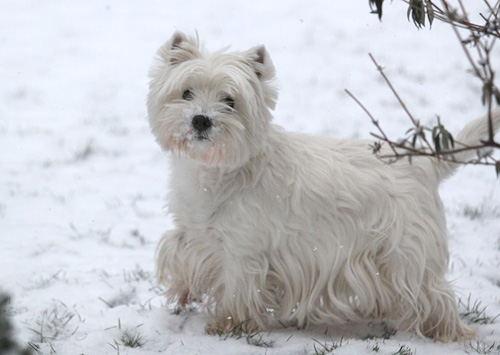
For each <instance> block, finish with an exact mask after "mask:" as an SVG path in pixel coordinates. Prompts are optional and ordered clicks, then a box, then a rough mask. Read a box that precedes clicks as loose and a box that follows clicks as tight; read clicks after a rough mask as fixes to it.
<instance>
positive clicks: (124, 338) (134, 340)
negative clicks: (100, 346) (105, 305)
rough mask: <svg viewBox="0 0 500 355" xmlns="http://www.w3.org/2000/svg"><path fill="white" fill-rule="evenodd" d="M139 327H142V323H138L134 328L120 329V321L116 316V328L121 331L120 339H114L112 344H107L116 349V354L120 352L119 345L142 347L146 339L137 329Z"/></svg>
mask: <svg viewBox="0 0 500 355" xmlns="http://www.w3.org/2000/svg"><path fill="white" fill-rule="evenodd" d="M139 327H142V324H139V325H138V326H136V327H135V328H127V329H125V330H122V323H121V321H120V319H119V318H118V330H119V331H120V332H121V336H120V340H116V339H115V340H114V344H111V343H108V344H109V345H110V346H111V347H112V348H113V349H115V350H116V351H117V354H120V346H125V347H128V348H141V347H143V346H144V344H146V340H145V339H144V337H143V336H142V334H141V333H139V331H138V330H137V329H138V328H139Z"/></svg>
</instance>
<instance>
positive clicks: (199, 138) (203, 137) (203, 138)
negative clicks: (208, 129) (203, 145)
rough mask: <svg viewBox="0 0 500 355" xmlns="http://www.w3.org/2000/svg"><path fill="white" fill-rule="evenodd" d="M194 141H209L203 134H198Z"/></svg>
mask: <svg viewBox="0 0 500 355" xmlns="http://www.w3.org/2000/svg"><path fill="white" fill-rule="evenodd" d="M194 139H195V140H197V141H199V142H201V141H204V140H208V137H207V136H204V135H202V134H197V135H195V136H194Z"/></svg>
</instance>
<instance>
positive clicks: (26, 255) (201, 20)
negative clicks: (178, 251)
mask: <svg viewBox="0 0 500 355" xmlns="http://www.w3.org/2000/svg"><path fill="white" fill-rule="evenodd" d="M467 6H468V8H469V9H470V10H471V13H476V12H478V11H480V10H483V8H482V6H483V2H480V1H477V2H474V3H469V2H467ZM176 29H180V30H183V31H185V32H187V33H189V34H192V33H194V31H195V30H197V31H198V32H199V34H200V37H201V38H202V39H204V40H205V41H206V42H207V44H208V46H209V47H210V48H212V49H218V48H220V47H223V46H227V45H231V46H232V47H233V48H235V49H247V48H250V47H252V46H254V45H256V44H260V43H263V44H265V45H266V48H267V49H268V50H269V52H270V54H271V56H272V58H273V61H274V64H275V66H276V69H277V75H278V84H279V87H280V99H279V101H278V107H277V109H276V111H275V121H276V122H277V123H279V124H281V125H283V126H284V127H286V128H287V129H289V130H297V131H303V132H310V133H316V134H324V135H329V136H335V137H347V138H353V137H354V138H369V137H370V132H374V131H375V130H374V127H373V126H372V125H371V123H370V121H369V119H368V117H366V115H365V114H364V113H363V112H362V111H361V109H360V108H359V107H358V106H357V105H356V104H355V103H354V102H353V100H352V99H350V98H349V97H348V95H347V94H346V93H345V92H344V89H346V88H347V89H349V90H350V91H351V92H353V93H354V94H355V95H356V97H357V98H359V99H360V100H361V101H362V102H363V103H364V104H365V105H366V106H367V107H368V108H369V109H370V111H371V112H372V113H373V114H374V115H375V116H376V117H377V118H380V119H381V121H380V122H381V125H382V126H383V127H384V129H385V130H386V132H387V133H388V134H389V135H390V136H392V137H395V138H396V137H400V136H402V135H403V134H404V132H405V131H406V129H407V128H408V127H409V121H408V119H407V118H406V117H405V115H404V113H403V112H402V110H401V108H400V107H399V106H398V104H397V103H396V101H395V100H394V98H393V96H392V95H391V93H390V91H389V90H388V88H387V87H386V86H385V84H384V83H383V82H382V80H381V78H380V75H379V73H378V72H377V70H376V68H375V67H374V65H373V63H372V62H371V61H370V59H369V57H368V53H372V54H373V55H374V56H375V58H376V59H377V61H378V62H379V63H380V64H381V65H383V66H384V68H385V72H386V73H387V75H388V76H389V77H390V78H391V80H392V82H393V84H394V85H395V86H396V87H397V88H398V91H399V92H400V94H401V95H402V97H403V99H404V100H405V102H406V103H407V104H408V106H409V107H410V109H411V111H412V112H413V113H414V114H415V115H416V116H417V117H419V118H420V119H421V120H422V122H424V123H431V122H433V120H434V119H435V115H436V114H438V115H440V117H441V119H442V121H443V122H444V123H445V124H446V126H447V127H448V129H450V130H451V131H452V132H454V131H457V130H458V129H460V127H461V126H463V125H464V124H465V123H466V122H467V121H468V120H470V119H472V118H475V117H476V116H479V115H482V114H483V113H484V111H485V109H484V107H483V106H482V105H481V103H480V97H479V94H478V93H479V88H480V85H479V82H478V81H477V80H476V79H475V78H474V77H473V76H472V75H471V74H470V73H468V72H467V70H468V63H467V61H466V59H465V56H464V55H463V52H462V49H461V48H460V46H459V44H458V42H457V40H456V38H455V37H454V34H453V32H452V30H451V29H450V27H449V26H447V25H445V24H442V23H435V24H434V26H433V28H432V30H430V31H429V30H428V29H424V30H420V31H418V30H416V29H415V28H414V26H413V25H412V24H411V23H409V22H408V21H407V20H406V5H405V4H404V3H402V2H401V1H395V2H393V3H390V2H386V5H385V15H384V18H383V21H382V22H379V21H378V20H377V18H376V16H374V15H370V14H369V7H368V2H367V1H359V2H358V1H326V0H323V1H317V2H315V3H314V4H313V3H312V2H311V1H305V0H293V1H287V2H284V1H265V0H253V1H251V2H228V1H221V0H215V1H205V2H202V1H194V0H186V1H160V0H150V1H147V2H136V1H131V0H128V1H118V0H116V1H105V2H103V1H97V0H89V1H78V2H77V1H72V2H58V1H43V2H42V1H29V0H2V2H1V3H0V46H1V54H0V58H1V64H2V65H1V66H0V82H1V83H2V85H1V86H0V151H1V152H2V153H1V154H0V241H1V245H2V248H1V249H0V280H1V289H2V290H3V291H5V292H8V293H9V294H10V295H11V296H12V302H11V304H10V309H9V314H10V316H11V318H12V320H13V322H14V324H15V326H16V329H17V339H18V341H19V343H21V344H23V345H25V346H26V344H27V343H30V344H31V346H32V347H33V348H37V349H38V352H39V353H41V354H85V355H92V354H99V355H103V354H131V355H133V354H141V355H142V354H158V353H161V354H190V355H194V354H215V355H217V354H269V355H278V354H287V355H288V354H314V353H315V351H316V350H315V347H316V349H317V352H318V353H321V351H322V350H326V349H331V348H333V347H334V346H333V345H334V343H335V345H336V346H338V347H337V348H336V349H335V354H375V353H377V352H378V353H381V354H394V353H397V352H398V351H400V353H402V352H403V351H409V352H410V353H413V354H445V353H446V354H463V353H464V352H469V353H476V352H480V351H483V352H486V351H487V350H486V349H488V348H489V347H490V346H491V345H493V343H494V344H495V345H493V347H492V348H491V349H490V350H489V353H500V348H499V347H498V346H500V317H499V318H497V319H496V320H494V321H493V322H491V321H489V322H487V324H480V323H475V325H476V326H477V329H478V336H477V338H476V339H475V340H473V341H472V342H470V343H469V342H468V343H466V344H457V343H452V344H442V343H436V342H434V341H432V340H429V339H420V338H418V337H416V336H415V335H413V334H411V333H404V332H398V333H397V334H396V335H393V336H391V337H390V338H389V339H383V338H372V339H365V338H366V337H367V336H368V335H370V334H373V332H375V331H376V329H374V328H373V327H367V326H364V327H363V326H355V325H353V326H352V327H335V326H330V327H328V328H326V327H317V328H313V329H308V330H296V329H274V330H272V331H270V332H267V333H263V334H260V335H256V336H254V337H253V338H247V337H245V336H243V337H241V338H239V337H237V336H235V335H233V336H229V337H225V336H222V337H218V336H209V335H206V334H205V332H204V323H205V322H206V320H207V317H206V315H205V314H204V313H203V312H200V311H199V310H196V309H194V310H191V311H187V312H183V313H181V314H179V315H175V314H173V311H172V307H171V306H168V305H166V304H165V300H164V298H163V297H162V295H161V293H162V290H161V289H160V288H159V287H158V286H157V285H156V284H155V280H154V252H155V247H156V243H157V241H158V239H159V237H160V236H161V234H162V233H163V231H165V230H167V229H169V228H171V227H172V222H171V220H170V219H169V216H167V215H166V213H165V199H164V196H165V192H166V189H167V176H168V169H169V168H168V162H167V159H166V156H165V154H164V153H162V152H161V151H160V149H159V147H158V146H157V145H156V143H155V142H154V138H153V136H152V135H151V134H150V132H149V128H148V124H147V120H146V110H145V96H146V91H147V81H148V78H147V72H148V69H149V65H150V63H151V59H152V57H153V55H154V53H155V51H156V49H157V47H159V46H160V45H161V44H162V43H163V42H164V41H166V40H167V39H168V38H169V37H170V35H171V34H172V33H173V31H175V30H176ZM493 58H494V59H495V60H496V63H495V65H496V67H495V68H496V69H497V70H499V69H500V64H499V62H498V58H500V52H499V50H498V48H497V49H496V51H495V53H494V54H493ZM441 195H442V198H443V201H444V203H445V206H446V212H447V217H448V225H449V232H450V248H451V263H450V273H449V278H450V279H451V280H453V281H454V284H455V287H456V290H457V295H458V297H460V298H461V300H462V302H464V303H465V304H466V303H467V299H468V298H470V300H469V302H470V306H474V304H476V305H479V306H478V307H476V310H477V311H478V312H479V313H480V315H486V316H488V317H490V318H494V317H495V316H496V315H498V314H500V188H499V183H498V179H496V177H495V173H494V170H493V169H491V168H490V169H488V168H483V167H467V168H464V169H461V170H460V171H459V172H458V173H457V174H456V175H455V176H454V177H453V178H451V179H450V180H449V181H447V182H445V183H444V184H443V185H442V189H441ZM477 302H480V303H479V304H478V303H477ZM484 307H486V309H485V310H484V312H483V313H481V312H480V311H482V310H483V308H484ZM469 308H471V307H469ZM461 309H462V311H463V312H465V309H466V306H464V305H462V306H461ZM472 316H473V315H471V316H468V317H466V319H468V320H469V321H471V320H472ZM370 332H372V333H370ZM126 334H128V336H129V338H132V340H134V337H136V338H135V340H139V341H138V342H139V343H141V346H139V347H130V346H125V345H124V342H125V340H126V338H127V335H126ZM260 337H262V338H260ZM259 340H261V341H259ZM263 341H265V342H266V344H268V345H272V346H271V347H267V348H266V347H263V346H256V345H255V343H260V345H265V344H264V343H263ZM269 343H272V344H269ZM327 353H330V352H327ZM407 353H408V352H407Z"/></svg>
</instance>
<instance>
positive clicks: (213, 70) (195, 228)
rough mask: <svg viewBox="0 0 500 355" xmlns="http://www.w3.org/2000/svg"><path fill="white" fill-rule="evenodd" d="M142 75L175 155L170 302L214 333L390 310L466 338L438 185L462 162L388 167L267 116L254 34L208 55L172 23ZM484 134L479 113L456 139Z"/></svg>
mask: <svg viewBox="0 0 500 355" xmlns="http://www.w3.org/2000/svg"><path fill="white" fill-rule="evenodd" d="M150 75H151V79H152V80H151V83H150V93H149V96H148V112H149V120H150V124H151V128H152V131H153V133H154V135H155V136H156V139H157V141H158V142H159V144H160V145H161V146H162V147H163V149H165V150H166V151H170V152H172V153H173V154H172V164H171V166H172V176H171V191H170V196H169V209H170V212H171V213H172V214H173V216H174V220H175V224H176V227H177V228H176V229H175V230H172V231H169V232H167V233H166V234H165V235H164V236H163V238H162V240H161V242H160V244H159V247H158V251H157V276H158V280H159V282H161V283H164V284H166V285H167V286H168V297H169V300H170V301H172V302H175V301H177V302H178V303H179V304H180V305H181V306H183V305H185V303H186V302H188V301H189V300H193V299H196V300H203V302H205V303H206V305H207V309H208V312H209V314H210V317H211V321H210V323H209V325H208V326H207V329H208V330H209V331H229V330H231V328H232V327H234V326H238V325H239V324H241V323H243V326H244V328H245V329H246V330H247V331H253V330H256V329H264V328H266V327H269V326H271V325H272V324H274V323H276V322H278V321H280V322H285V323H294V324H297V325H298V326H307V325H308V324H318V323H330V322H334V323H339V322H346V321H347V320H349V321H358V320H362V319H387V320H391V321H393V322H394V324H395V326H396V327H397V328H398V329H404V330H414V331H415V332H416V333H417V334H419V335H421V336H428V337H432V338H436V339H439V340H442V341H458V340H461V339H466V338H470V337H472V336H473V335H474V331H473V330H472V329H471V328H469V327H468V326H467V325H465V324H463V323H462V322H461V320H460V319H459V315H458V311H457V305H456V301H455V297H454V292H453V290H452V288H451V286H450V283H449V282H448V281H447V280H446V279H445V273H446V270H447V266H448V258H449V255H448V246H447V235H446V223H445V215H444V212H443V206H442V203H441V200H440V198H439V195H438V185H439V183H440V181H441V180H442V179H443V178H445V177H446V176H449V175H450V174H451V173H452V172H453V171H454V169H455V168H456V165H453V164H448V163H444V162H440V161H437V160H433V159H427V158H421V159H414V160H413V163H412V164H409V163H408V162H407V161H399V162H397V163H394V164H391V165H388V164H385V163H384V162H382V161H380V160H379V159H377V158H376V157H375V156H374V155H373V154H372V152H371V149H370V147H369V144H370V142H368V141H360V140H336V139H331V138H326V137H318V136H308V135H304V134H297V133H289V132H285V131H284V130H282V129H281V128H279V127H277V126H275V125H273V124H271V123H270V121H271V113H270V109H273V108H274V105H275V101H276V99H277V90H276V89H275V87H274V86H273V85H272V80H273V78H274V67H273V64H272V62H271V59H270V57H269V55H268V53H267V51H266V50H265V48H264V47H263V46H259V47H255V48H253V49H250V50H249V51H246V52H231V53H230V52H227V51H226V50H221V51H218V52H215V53H209V52H207V51H206V49H205V48H204V46H203V45H201V44H200V43H199V40H198V38H188V37H186V36H185V35H184V34H182V33H180V32H177V33H175V34H174V35H173V36H172V38H171V39H170V40H169V41H168V42H167V43H166V44H165V45H164V46H162V47H161V48H160V49H159V51H158V55H157V58H156V60H155V63H154V65H153V67H152V70H151V73H150ZM494 121H495V123H496V125H497V127H498V125H499V123H500V112H496V113H495V116H494ZM486 132H487V128H486V124H485V120H484V119H478V120H476V121H473V122H471V123H470V124H469V125H467V126H466V127H465V128H464V129H463V130H462V131H461V132H460V133H459V134H458V135H457V137H456V140H457V141H460V142H462V143H464V144H467V145H472V144H475V143H478V142H479V140H480V139H481V138H483V137H484V136H486ZM463 154H464V156H461V157H459V158H467V156H466V154H468V153H463Z"/></svg>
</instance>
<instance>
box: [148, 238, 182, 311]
mask: <svg viewBox="0 0 500 355" xmlns="http://www.w3.org/2000/svg"><path fill="white" fill-rule="evenodd" d="M184 258H185V240H184V233H183V231H181V230H178V229H174V230H170V231H168V232H166V233H165V234H164V235H163V236H162V238H161V241H160V243H159V244H158V249H157V251H156V278H157V281H158V283H159V284H162V285H164V286H166V287H167V291H166V295H167V298H168V301H169V302H171V303H175V302H176V303H177V305H178V306H179V307H185V306H186V304H187V302H188V298H189V286H188V278H187V276H186V270H185V269H184V267H183V265H184Z"/></svg>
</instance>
